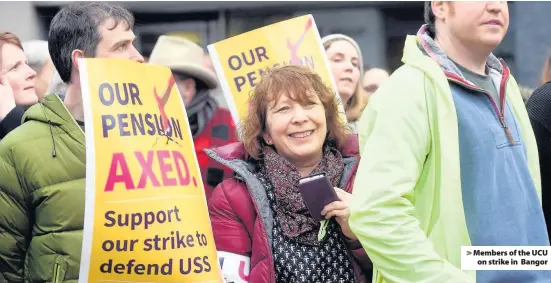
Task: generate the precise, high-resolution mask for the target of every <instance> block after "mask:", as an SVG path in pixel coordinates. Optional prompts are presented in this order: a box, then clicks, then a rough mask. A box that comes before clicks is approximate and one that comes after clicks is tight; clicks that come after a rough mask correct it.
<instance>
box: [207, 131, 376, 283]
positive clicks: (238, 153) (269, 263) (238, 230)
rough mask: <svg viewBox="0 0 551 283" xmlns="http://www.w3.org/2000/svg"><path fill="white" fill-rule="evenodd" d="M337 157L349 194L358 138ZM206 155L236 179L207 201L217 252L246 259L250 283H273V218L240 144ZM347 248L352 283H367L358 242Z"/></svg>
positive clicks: (365, 259) (366, 263)
mask: <svg viewBox="0 0 551 283" xmlns="http://www.w3.org/2000/svg"><path fill="white" fill-rule="evenodd" d="M340 151H341V154H342V155H343V157H344V158H345V170H344V171H345V172H344V174H343V180H346V181H345V185H344V187H342V188H343V190H345V191H347V192H352V184H353V183H354V178H355V176H356V170H357V165H358V161H359V151H358V138H357V136H350V138H349V142H347V143H346V145H345V146H344V148H343V149H341V150H340ZM207 153H208V154H209V155H210V156H211V157H212V158H213V159H215V160H217V161H218V162H221V163H223V164H225V165H226V166H229V167H231V168H232V169H233V170H234V171H235V172H236V173H237V176H236V177H235V178H231V179H227V180H225V181H224V182H222V183H221V184H220V185H219V186H218V187H217V188H216V190H214V193H213V195H212V197H211V199H210V201H209V213H210V217H211V223H212V229H213V233H214V240H215V243H216V249H217V250H218V251H225V252H230V253H234V254H238V255H243V256H248V257H250V259H251V261H250V271H249V274H248V276H249V282H252V283H276V276H275V269H274V263H273V255H272V250H271V245H272V243H271V239H272V228H273V215H272V212H271V208H270V205H269V202H268V199H267V196H266V192H265V188H264V187H263V186H262V184H261V183H260V181H258V179H257V178H256V177H255V176H254V175H253V172H252V171H251V170H253V168H254V165H253V164H252V163H249V162H246V161H245V160H247V156H246V152H245V149H244V147H243V144H241V143H233V144H230V145H227V146H224V147H221V148H217V149H213V150H207ZM347 247H348V250H349V255H350V257H351V259H353V260H352V263H353V265H354V270H355V273H356V277H357V278H358V279H359V280H360V282H368V281H369V282H370V281H371V272H372V264H371V261H370V260H369V258H368V257H367V254H366V252H365V251H364V249H363V248H362V246H361V245H360V243H359V241H350V242H348V243H347Z"/></svg>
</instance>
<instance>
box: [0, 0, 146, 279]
mask: <svg viewBox="0 0 551 283" xmlns="http://www.w3.org/2000/svg"><path fill="white" fill-rule="evenodd" d="M133 24H134V17H133V16H132V14H131V13H130V12H129V11H128V10H126V9H124V8H122V7H120V6H117V5H113V4H109V3H107V2H105V3H86V2H78V3H75V4H71V5H69V6H67V7H64V8H63V9H61V10H60V11H59V12H58V13H57V15H56V16H55V17H54V18H53V20H52V22H51V26H50V31H49V39H48V46H49V51H50V56H51V57H52V60H53V62H54V65H55V67H56V69H57V70H58V72H59V74H60V76H61V78H62V79H63V81H64V82H65V83H68V88H67V92H66V98H65V103H63V102H62V101H61V100H60V99H59V97H58V96H57V95H47V96H46V97H45V99H44V100H43V101H41V102H40V103H38V104H36V105H34V106H32V107H30V108H29V109H28V110H27V111H26V113H25V115H24V117H23V121H24V123H23V124H22V125H21V126H19V127H18V128H17V129H15V130H14V131H12V132H11V133H9V134H8V135H7V136H6V137H5V138H4V139H3V140H2V142H1V143H0V282H55V283H57V282H64V281H67V282H77V281H78V278H79V267H80V259H81V258H80V256H81V249H82V229H83V224H84V203H85V202H84V199H85V192H84V191H85V176H86V168H85V163H86V160H85V157H86V145H85V138H84V131H83V128H81V127H82V125H83V121H84V119H83V106H82V97H81V96H82V93H81V86H80V79H79V68H78V61H77V59H79V58H84V57H87V58H90V57H100V58H124V59H130V60H136V61H139V62H143V57H142V56H141V55H140V53H139V52H138V51H137V50H136V48H135V47H134V45H133V40H134V38H135V36H134V33H133V32H132V27H133Z"/></svg>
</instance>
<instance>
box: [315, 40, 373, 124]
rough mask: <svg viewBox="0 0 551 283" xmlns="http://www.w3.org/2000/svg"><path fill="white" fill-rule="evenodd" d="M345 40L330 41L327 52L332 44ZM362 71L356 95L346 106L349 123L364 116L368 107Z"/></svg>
mask: <svg viewBox="0 0 551 283" xmlns="http://www.w3.org/2000/svg"><path fill="white" fill-rule="evenodd" d="M341 40H344V39H342V38H336V39H333V40H328V41H326V42H325V43H324V44H323V48H325V50H326V51H327V49H329V48H330V47H331V44H333V42H337V41H341ZM359 69H360V79H359V80H358V85H357V86H356V91H354V94H353V95H352V97H350V100H348V103H347V104H346V105H344V110H345V112H346V119H347V120H348V122H354V121H356V120H358V119H360V117H361V116H362V112H363V111H364V108H365V107H366V106H367V95H366V94H365V90H364V88H363V86H362V78H363V74H362V72H361V68H359Z"/></svg>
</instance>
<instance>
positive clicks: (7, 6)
mask: <svg viewBox="0 0 551 283" xmlns="http://www.w3.org/2000/svg"><path fill="white" fill-rule="evenodd" d="M0 30H3V31H9V32H12V33H14V34H15V35H17V36H18V37H19V38H20V39H21V41H25V40H31V39H46V35H45V34H42V27H41V23H40V22H39V18H38V15H37V13H36V10H35V8H34V4H33V2H30V1H20V2H19V1H18V2H15V1H7V2H0Z"/></svg>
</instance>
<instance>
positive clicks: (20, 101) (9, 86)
mask: <svg viewBox="0 0 551 283" xmlns="http://www.w3.org/2000/svg"><path fill="white" fill-rule="evenodd" d="M35 77H36V73H35V72H34V71H33V69H31V68H30V67H29V66H28V65H27V57H26V56H25V53H24V52H23V47H22V46H21V41H20V40H19V38H18V37H17V36H16V35H15V34H13V33H10V32H1V31H0V139H2V138H4V136H6V135H7V134H8V133H9V132H10V131H12V130H13V129H15V128H16V127H18V126H19V125H20V124H21V118H22V117H23V112H24V111H23V109H22V108H21V107H28V106H30V105H33V104H35V103H36V102H38V97H37V96H36V92H35V90H34V80H35Z"/></svg>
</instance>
